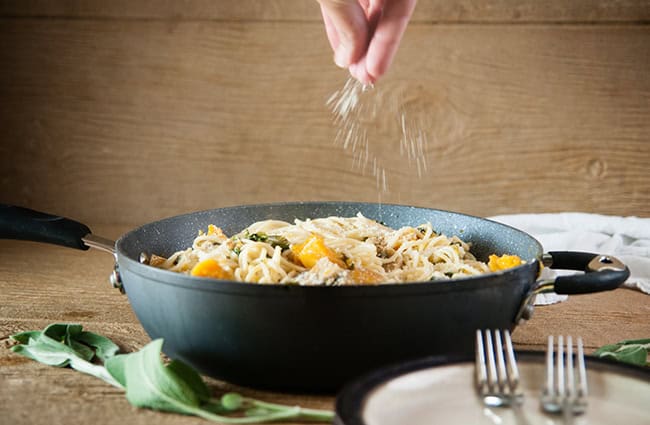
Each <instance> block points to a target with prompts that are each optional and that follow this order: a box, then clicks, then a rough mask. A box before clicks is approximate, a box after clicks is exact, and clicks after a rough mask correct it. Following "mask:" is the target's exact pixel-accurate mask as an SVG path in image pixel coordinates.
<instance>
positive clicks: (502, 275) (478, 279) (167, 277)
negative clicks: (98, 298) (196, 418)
mask: <svg viewBox="0 0 650 425" xmlns="http://www.w3.org/2000/svg"><path fill="white" fill-rule="evenodd" d="M296 206H301V207H305V206H307V207H309V206H311V207H314V208H315V207H332V206H334V207H368V206H370V207H377V208H383V207H387V208H392V209H395V208H399V209H408V210H420V211H423V212H428V213H431V212H435V213H442V214H449V215H451V216H454V217H465V218H468V219H470V220H476V221H478V222H481V221H484V222H489V223H492V224H494V225H497V226H500V227H503V228H504V229H509V230H510V231H512V232H515V233H516V234H519V235H522V236H524V237H526V238H527V239H529V240H530V242H531V244H532V247H533V248H534V249H535V251H536V252H537V255H536V257H535V258H533V259H531V260H529V261H527V262H526V263H525V264H522V265H520V266H517V267H514V268H511V269H508V270H503V271H499V272H492V273H486V274H481V275H476V276H469V277H465V278H457V279H450V280H438V281H426V282H406V283H383V284H376V285H367V284H366V285H363V284H359V285H343V286H322V285H309V286H307V285H305V286H301V285H283V284H253V283H249V282H239V281H235V280H220V279H213V278H204V277H195V276H189V275H185V274H182V273H177V272H173V271H169V270H164V269H159V268H156V267H152V266H149V265H146V264H142V263H140V262H139V261H137V260H136V259H134V258H133V257H132V256H130V255H128V254H127V253H126V252H125V250H124V243H125V241H126V240H128V238H129V237H130V236H131V235H135V234H137V233H138V232H142V231H143V229H146V228H151V227H154V226H156V225H160V224H164V223H165V222H166V221H171V220H178V219H183V218H190V217H194V216H197V215H201V214H209V213H212V212H215V211H219V212H230V213H236V212H237V211H241V210H246V209H250V208H256V209H262V208H271V209H272V208H286V207H296ZM115 248H116V259H117V264H118V266H119V267H120V268H122V267H124V268H125V269H127V270H128V271H130V272H132V273H135V274H138V275H140V276H141V277H145V278H148V279H153V280H155V281H157V282H159V283H165V284H170V285H174V286H181V287H186V288H194V289H199V290H210V291H213V290H214V291H217V292H224V290H227V289H229V290H228V292H232V291H231V290H236V289H242V288H246V289H247V288H251V287H252V288H256V289H255V290H256V291H260V290H262V289H261V288H265V289H263V291H265V292H266V291H280V292H283V293H284V292H287V291H300V292H302V291H319V290H327V291H332V290H335V291H336V292H341V291H347V292H353V291H357V292H367V291H368V290H376V288H378V287H381V288H386V289H384V290H382V292H385V291H391V292H392V291H395V290H398V289H399V290H404V291H411V290H413V288H423V289H426V290H427V292H429V291H431V288H432V287H440V288H441V290H442V287H452V286H453V289H454V290H455V291H459V290H463V289H465V290H473V289H474V287H477V286H478V285H480V286H483V285H485V284H486V283H487V282H486V281H487V280H490V279H491V278H496V279H497V280H503V279H509V278H510V277H515V276H516V275H518V274H520V273H522V272H525V273H528V272H530V269H531V267H533V268H534V271H535V275H536V272H537V270H538V269H539V263H541V257H542V254H543V248H542V245H541V244H540V242H539V241H537V240H536V239H535V238H534V237H533V236H531V235H530V234H528V233H526V232H524V231H522V230H519V229H517V228H515V227H512V226H509V225H507V224H503V223H500V222H497V221H494V220H490V219H487V218H483V217H479V216H475V215H470V214H465V213H460V212H455V211H449V210H443V209H436V208H428V207H422V206H414V205H403V204H395V203H373V202H356V201H292V202H274V203H260V204H242V205H235V206H226V207H221V208H213V209H205V210H200V211H193V212H188V213H183V214H179V215H174V216H169V217H165V218H161V219H159V220H155V221H152V222H149V223H146V224H143V225H141V226H138V227H136V228H134V229H132V230H130V231H128V232H127V233H125V234H123V235H122V236H121V237H120V238H119V239H118V240H117V241H116V243H115ZM533 280H534V279H533ZM206 283H209V286H208V285H206ZM335 288H336V289H335Z"/></svg>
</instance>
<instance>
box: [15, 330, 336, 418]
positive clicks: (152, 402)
mask: <svg viewBox="0 0 650 425" xmlns="http://www.w3.org/2000/svg"><path fill="white" fill-rule="evenodd" d="M11 338H12V339H13V340H15V341H17V342H18V343H19V345H15V346H14V347H12V350H13V351H14V352H16V353H19V354H22V355H24V356H26V357H29V358H31V359H33V360H36V361H39V362H41V363H44V364H47V365H52V366H57V367H65V366H70V367H72V368H73V369H76V370H78V371H80V372H83V373H87V374H90V375H93V376H96V377H98V378H100V379H103V380H104V381H106V382H108V383H110V384H112V385H115V386H116V387H119V388H122V389H125V390H126V397H127V399H128V400H129V402H130V403H131V404H132V405H134V406H137V407H142V408H149V409H155V410H162V411H168V412H175V413H181V414H186V415H196V416H200V417H202V418H204V419H208V420H211V421H215V422H220V423H224V424H251V423H261V422H270V421H279V420H283V419H294V420H298V421H300V420H311V421H320V422H331V421H332V420H333V417H334V414H333V412H331V411H328V410H318V409H304V408H301V407H299V406H285V405H281V404H275V403H267V402H263V401H260V400H255V399H252V398H247V397H243V396H241V395H240V394H237V393H228V394H225V395H224V396H223V397H222V398H221V399H220V400H215V399H212V398H210V391H209V389H208V387H207V386H206V385H205V383H204V382H203V379H202V378H201V376H200V375H199V374H198V373H197V372H196V371H195V370H194V369H192V368H191V367H190V366H188V365H187V364H185V363H183V362H181V361H178V360H173V361H171V362H169V363H168V364H167V365H165V364H164V363H163V361H162V359H161V349H162V345H163V341H162V339H157V340H154V341H152V342H150V343H149V344H147V345H146V346H145V347H144V348H142V349H141V350H140V351H138V352H135V353H131V354H121V355H119V354H117V352H118V346H117V345H115V344H114V343H113V342H112V341H111V340H110V339H108V338H106V337H103V336H101V335H97V334H94V333H91V332H85V331H83V330H82V327H81V325H69V324H52V325H50V326H48V327H46V328H45V329H44V330H43V331H28V332H21V333H18V334H16V335H13V336H12V337H11ZM94 357H97V358H98V359H99V360H102V361H104V367H102V366H101V365H97V364H93V363H91V362H90V360H92V359H93V358H94ZM229 414H234V415H235V416H226V415H229ZM242 415H243V416H242Z"/></svg>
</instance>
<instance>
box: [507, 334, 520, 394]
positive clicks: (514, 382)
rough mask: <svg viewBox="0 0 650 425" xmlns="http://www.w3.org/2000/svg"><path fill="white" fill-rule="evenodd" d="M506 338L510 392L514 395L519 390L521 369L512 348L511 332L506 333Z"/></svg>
mask: <svg viewBox="0 0 650 425" xmlns="http://www.w3.org/2000/svg"><path fill="white" fill-rule="evenodd" d="M505 337H506V356H507V362H506V363H507V364H508V367H509V369H510V370H509V371H508V372H509V373H508V383H509V384H510V391H511V393H512V394H513V395H515V394H516V393H517V390H518V388H519V368H518V367H517V361H516V359H515V350H514V348H513V347H512V338H510V331H505Z"/></svg>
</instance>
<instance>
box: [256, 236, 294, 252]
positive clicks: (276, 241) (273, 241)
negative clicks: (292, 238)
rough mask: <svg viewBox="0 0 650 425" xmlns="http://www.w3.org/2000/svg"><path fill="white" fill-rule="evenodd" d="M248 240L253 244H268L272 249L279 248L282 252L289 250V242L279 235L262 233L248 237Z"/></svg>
mask: <svg viewBox="0 0 650 425" xmlns="http://www.w3.org/2000/svg"><path fill="white" fill-rule="evenodd" d="M248 239H250V240H252V241H255V242H266V243H268V244H270V245H271V246H272V247H274V248H275V247H276V246H279V247H280V248H282V250H283V251H284V250H285V249H289V246H290V245H291V244H290V243H289V240H288V239H287V238H285V237H284V236H279V235H267V234H266V233H264V232H257V233H253V234H250V235H248Z"/></svg>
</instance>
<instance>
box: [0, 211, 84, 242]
mask: <svg viewBox="0 0 650 425" xmlns="http://www.w3.org/2000/svg"><path fill="white" fill-rule="evenodd" d="M90 233H91V232H90V229H89V228H88V226H86V225H85V224H82V223H79V222H77V221H74V220H70V219H69V218H64V217H59V216H55V215H51V214H46V213H42V212H38V211H34V210H30V209H29V208H23V207H17V206H13V205H5V204H0V239H20V240H26V241H35V242H45V243H52V244H56V245H62V246H67V247H70V248H77V249H83V250H87V249H88V245H86V244H85V243H84V242H83V240H82V238H83V237H85V236H87V235H89V234H90Z"/></svg>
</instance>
